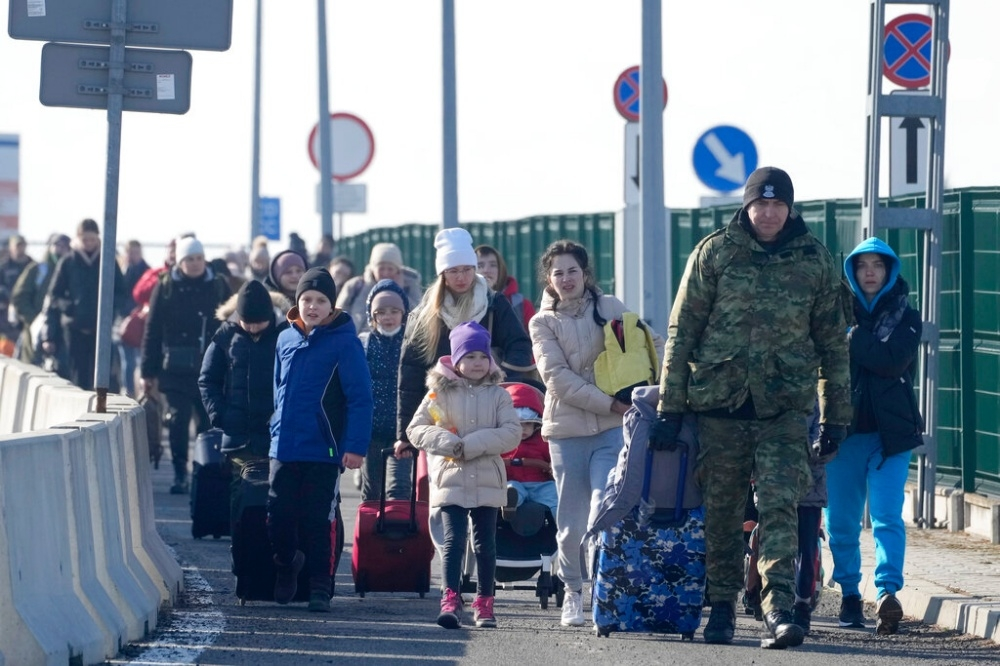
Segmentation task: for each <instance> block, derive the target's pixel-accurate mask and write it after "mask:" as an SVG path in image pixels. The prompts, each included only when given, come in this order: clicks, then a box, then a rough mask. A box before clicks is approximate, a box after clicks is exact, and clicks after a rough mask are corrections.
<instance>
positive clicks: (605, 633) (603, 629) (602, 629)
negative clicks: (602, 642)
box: [594, 624, 611, 638]
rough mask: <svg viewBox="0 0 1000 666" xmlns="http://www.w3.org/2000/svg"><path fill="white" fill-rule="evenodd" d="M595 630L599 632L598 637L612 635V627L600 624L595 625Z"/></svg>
mask: <svg viewBox="0 0 1000 666" xmlns="http://www.w3.org/2000/svg"><path fill="white" fill-rule="evenodd" d="M594 631H595V632H597V637H598V638H607V637H608V636H610V635H611V627H602V626H601V625H599V624H595V625H594Z"/></svg>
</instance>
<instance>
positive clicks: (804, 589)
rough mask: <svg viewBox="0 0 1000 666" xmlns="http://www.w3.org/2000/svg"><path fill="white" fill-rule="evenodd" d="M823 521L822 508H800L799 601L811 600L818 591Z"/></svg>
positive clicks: (797, 576) (796, 569) (797, 592)
mask: <svg viewBox="0 0 1000 666" xmlns="http://www.w3.org/2000/svg"><path fill="white" fill-rule="evenodd" d="M822 520H823V509H822V508H820V507H818V506H800V507H799V557H798V560H796V566H795V596H796V597H797V598H799V599H811V598H812V595H813V592H815V591H816V576H817V573H818V572H817V571H816V569H817V566H816V564H817V559H818V557H819V528H820V525H821V523H822Z"/></svg>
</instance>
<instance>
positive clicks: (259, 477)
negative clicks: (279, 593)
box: [230, 460, 344, 606]
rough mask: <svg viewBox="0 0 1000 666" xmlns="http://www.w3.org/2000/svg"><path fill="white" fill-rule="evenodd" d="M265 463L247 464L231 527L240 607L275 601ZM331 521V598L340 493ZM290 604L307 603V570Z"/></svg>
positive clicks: (340, 546)
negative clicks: (252, 603) (250, 603)
mask: <svg viewBox="0 0 1000 666" xmlns="http://www.w3.org/2000/svg"><path fill="white" fill-rule="evenodd" d="M269 468H270V463H269V461H268V460H259V461H254V462H250V463H247V464H246V465H244V467H243V471H242V473H241V480H240V498H239V506H238V507H237V512H236V521H235V522H234V523H233V535H232V536H233V543H232V546H231V547H230V548H231V553H232V556H233V574H234V575H235V576H236V597H237V598H238V599H239V600H240V605H241V606H242V605H244V604H246V602H248V601H274V576H275V570H274V560H273V559H272V556H271V544H270V541H269V540H268V536H267V491H268V489H269V485H268V473H269ZM334 506H335V507H336V508H335V509H334V511H332V514H333V515H332V516H331V518H330V539H331V545H332V550H331V557H332V560H333V561H332V562H331V565H330V566H331V570H332V571H333V573H334V576H333V587H332V588H331V590H330V592H331V594H332V593H333V592H334V591H335V589H336V571H337V567H338V566H339V564H340V556H341V553H342V552H343V550H344V521H343V519H342V518H341V514H340V493H339V491H338V492H337V496H336V499H335V500H334ZM292 601H293V602H304V601H309V568H308V567H303V568H302V572H301V573H299V582H298V589H297V590H296V592H295V598H294V599H292Z"/></svg>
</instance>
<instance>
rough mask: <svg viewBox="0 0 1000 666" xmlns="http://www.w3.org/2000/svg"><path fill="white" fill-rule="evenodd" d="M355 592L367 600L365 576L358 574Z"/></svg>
mask: <svg viewBox="0 0 1000 666" xmlns="http://www.w3.org/2000/svg"><path fill="white" fill-rule="evenodd" d="M354 591H355V592H357V593H358V596H359V597H361V598H362V599H364V598H365V575H364V574H363V573H359V574H358V579H357V580H356V581H354Z"/></svg>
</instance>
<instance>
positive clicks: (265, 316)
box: [236, 280, 274, 324]
mask: <svg viewBox="0 0 1000 666" xmlns="http://www.w3.org/2000/svg"><path fill="white" fill-rule="evenodd" d="M236 314H237V315H238V316H239V318H240V319H241V320H243V321H245V322H247V323H248V324H256V323H258V322H264V321H271V317H272V316H273V314H274V305H272V303H271V295H270V294H269V293H268V292H267V287H265V286H264V285H262V284H261V283H260V282H258V281H257V280H248V281H247V282H244V283H243V285H242V286H240V290H239V291H238V292H236Z"/></svg>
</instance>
